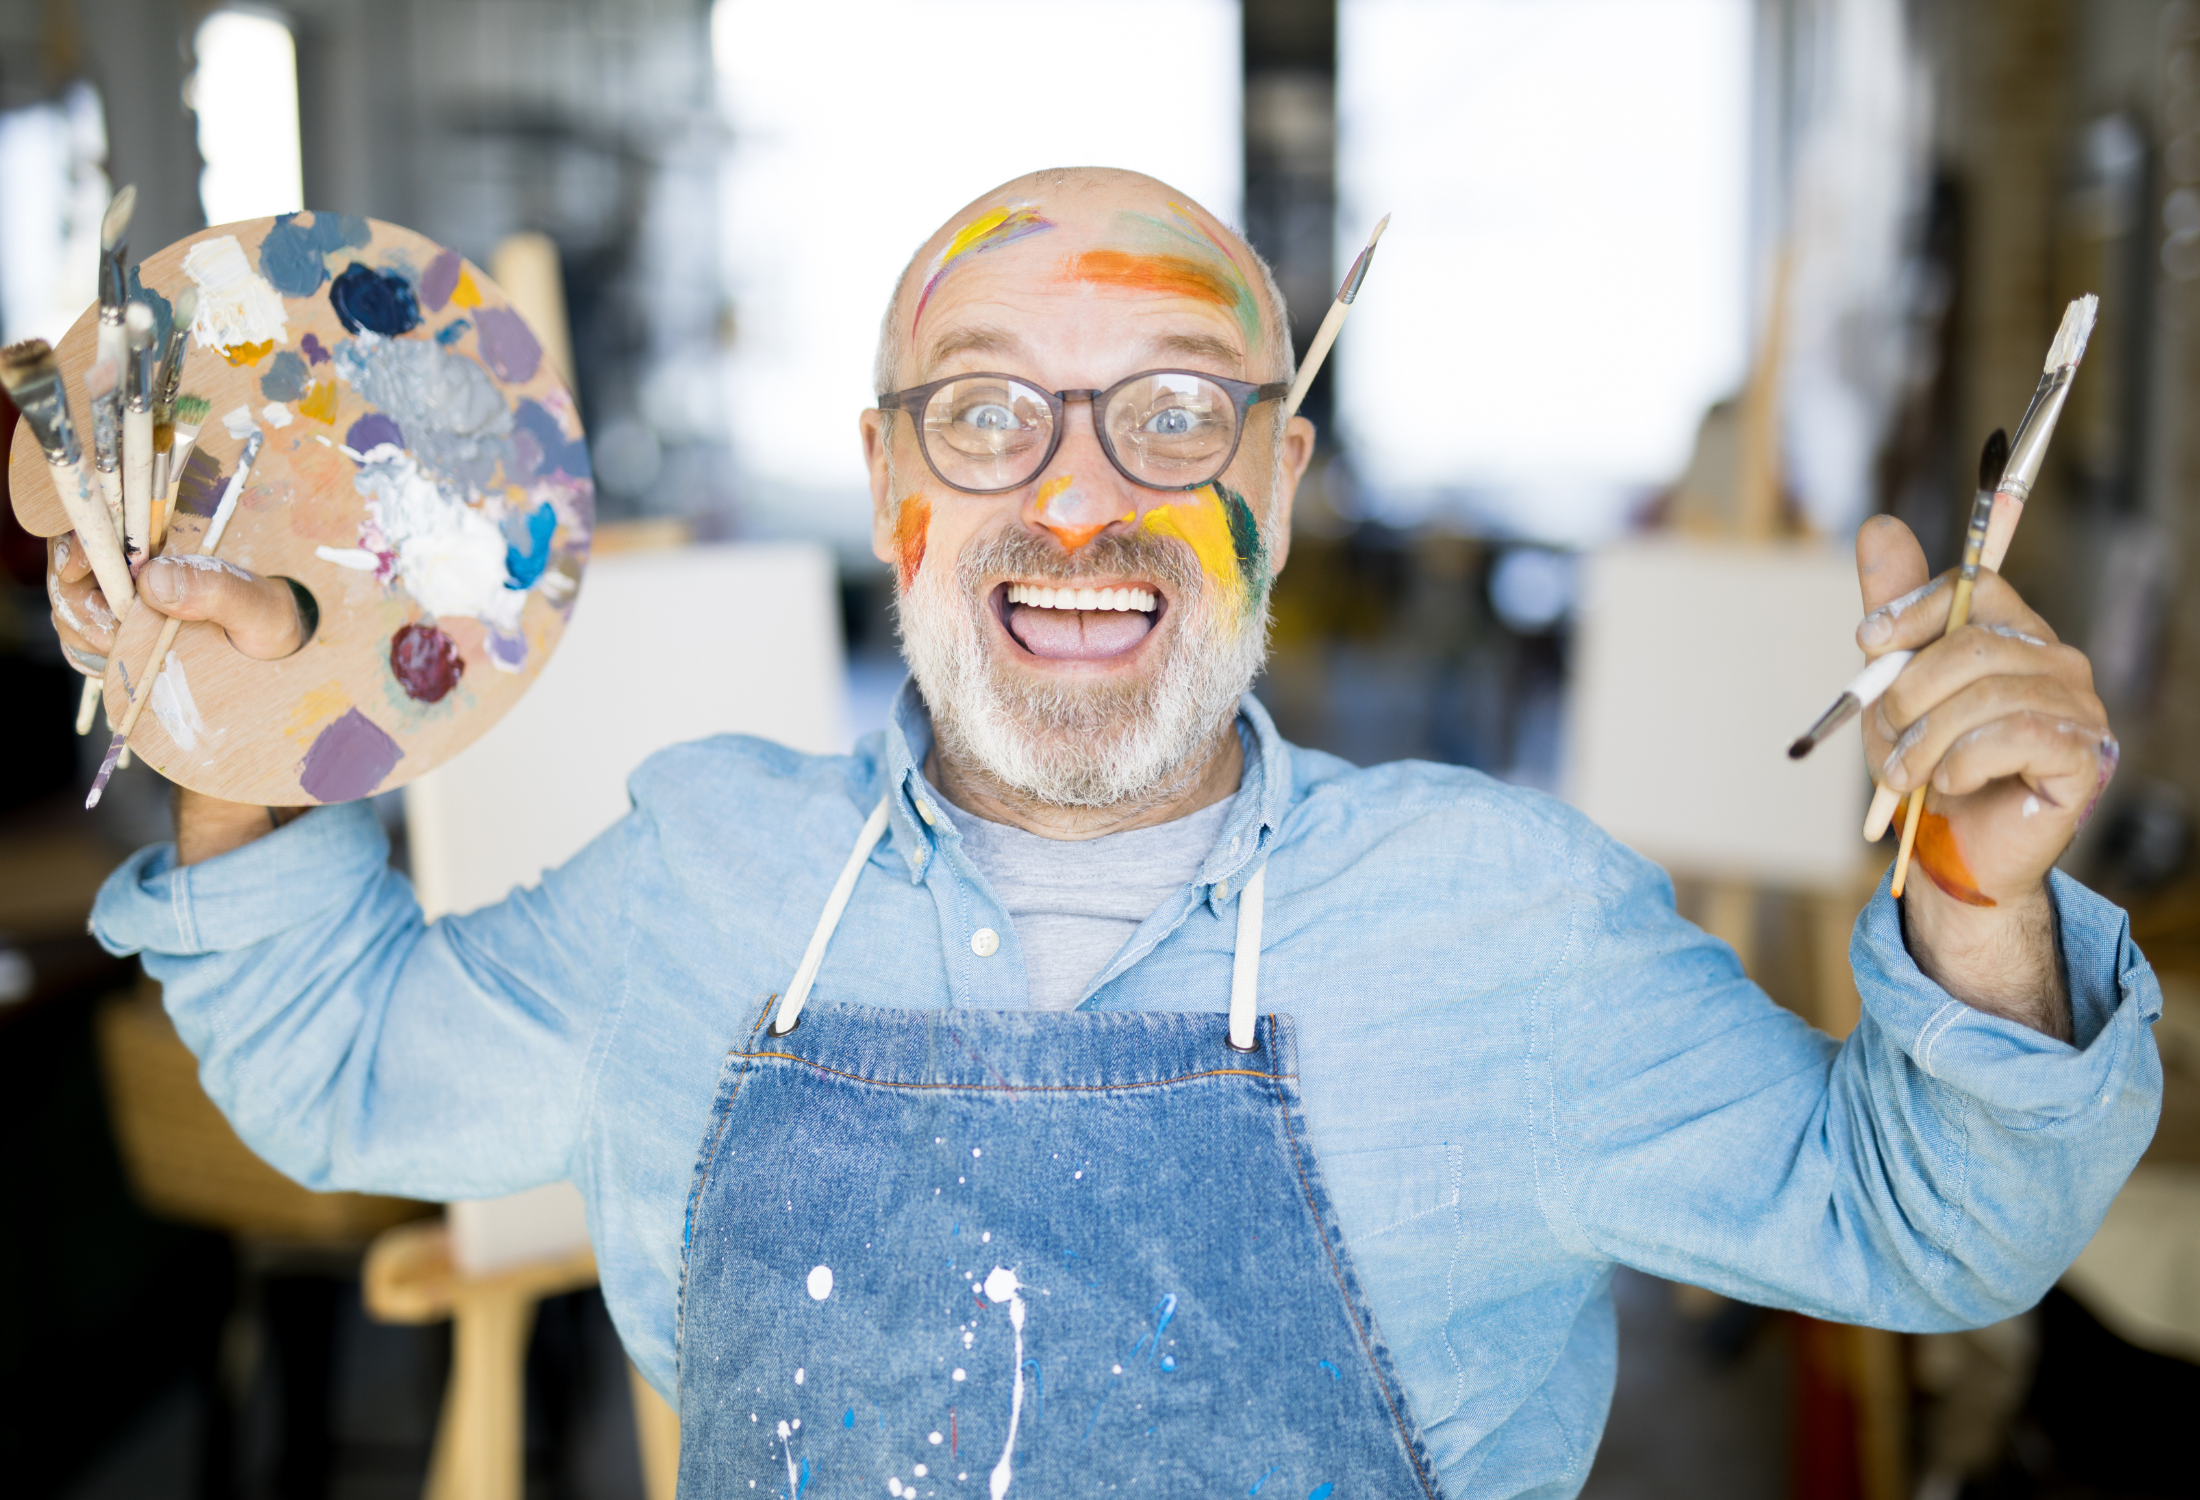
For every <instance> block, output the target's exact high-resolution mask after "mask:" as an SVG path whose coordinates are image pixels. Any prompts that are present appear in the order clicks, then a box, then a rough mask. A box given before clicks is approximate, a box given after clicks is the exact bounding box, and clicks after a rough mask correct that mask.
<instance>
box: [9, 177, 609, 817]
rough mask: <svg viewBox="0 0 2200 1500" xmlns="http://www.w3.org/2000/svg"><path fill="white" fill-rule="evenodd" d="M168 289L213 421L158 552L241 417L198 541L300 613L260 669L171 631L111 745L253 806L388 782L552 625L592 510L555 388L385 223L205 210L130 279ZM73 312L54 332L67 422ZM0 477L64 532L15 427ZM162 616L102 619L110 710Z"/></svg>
mask: <svg viewBox="0 0 2200 1500" xmlns="http://www.w3.org/2000/svg"><path fill="white" fill-rule="evenodd" d="M186 287H195V288H196V289H197V292H198V313H197V316H196V318H195V319H194V321H193V323H192V326H191V337H190V339H189V341H188V343H187V345H186V351H187V352H186V355H185V363H184V370H183V379H182V385H181V389H182V391H183V392H185V393H189V394H195V395H200V396H204V397H206V398H207V400H208V401H209V402H210V403H211V404H212V409H213V416H212V417H211V418H210V419H209V420H208V421H207V423H206V426H205V428H204V430H203V431H202V432H201V433H200V435H199V440H198V446H197V447H196V449H195V450H194V451H193V452H192V454H191V457H190V460H189V462H188V463H187V464H186V465H185V467H184V470H183V473H182V475H181V476H180V479H179V481H178V484H177V488H176V499H175V518H174V520H173V522H172V523H171V526H170V530H169V537H168V541H167V543H166V545H165V546H164V547H163V549H162V550H163V551H164V552H167V553H181V552H189V551H193V550H195V549H196V548H197V546H198V542H199V538H200V536H201V535H202V534H203V533H204V531H205V528H206V525H207V522H208V520H209V519H210V518H211V517H212V515H213V513H214V509H215V506H216V504H217V503H218V502H219V500H220V498H221V495H222V493H223V491H224V490H225V489H226V488H227V486H228V484H229V482H230V480H231V478H232V477H234V474H235V472H236V466H237V461H238V456H239V454H240V453H241V451H242V449H243V447H244V444H245V441H246V439H247V438H249V437H250V436H251V435H252V434H253V433H254V432H255V431H257V432H259V433H261V434H262V435H263V440H264V441H263V446H262V449H261V453H260V458H259V461H258V462H257V463H256V464H255V465H254V467H253V469H252V472H251V474H250V476H249V478H248V481H247V483H246V486H245V488H244V490H243V492H242V494H241V495H240V497H239V500H238V504H237V510H236V514H235V516H234V517H233V519H232V520H231V522H230V525H229V529H228V531H227V533H226V534H225V536H224V537H223V539H222V543H221V548H220V556H221V560H222V561H223V562H226V563H229V564H232V565H234V566H236V567H239V568H244V569H247V570H249V571H251V572H253V573H257V574H260V575H262V576H274V577H284V578H289V579H292V580H294V581H296V582H297V583H299V584H302V585H304V586H305V587H306V588H307V589H309V590H311V592H312V594H313V596H314V599H315V602H316V603H317V604H318V605H319V608H320V625H319V628H318V630H317V631H316V632H315V635H314V638H313V639H312V641H311V642H309V643H308V644H307V645H306V646H305V647H304V648H303V649H301V650H300V651H298V652H297V653H296V654H295V655H293V656H290V657H288V658H285V659H284V660H282V661H273V662H261V661H252V660H250V659H248V658H246V657H244V656H241V655H240V654H238V652H237V651H236V650H234V649H233V648H232V647H231V646H230V645H229V643H228V640H227V638H226V637H224V636H223V635H222V633H221V632H220V631H218V630H215V629H213V628H211V627H209V626H204V625H190V626H186V627H185V629H184V630H183V631H182V632H181V633H180V634H179V635H178V637H177V639H176V645H175V651H174V653H173V654H172V655H171V656H170V657H169V658H168V660H167V663H166V665H165V666H164V667H163V669H162V675H161V678H160V681H159V684H158V688H157V691H156V693H155V695H154V697H153V700H152V701H151V703H150V704H149V705H148V712H147V713H146V714H145V716H144V717H143V718H142V719H140V720H139V722H138V727H137V729H136V731H135V732H134V733H133V734H132V736H131V747H132V749H133V750H134V751H135V752H136V753H137V754H138V755H139V756H140V757H141V758H142V759H144V760H145V761H146V762H147V763H148V764H150V765H151V766H153V767H154V769H156V770H158V771H159V772H160V773H161V774H162V775H164V776H166V777H168V778H169V779H170V780H172V781H176V782H180V783H182V784H183V785H186V786H190V787H193V788H195V789H196V790H199V791H202V792H206V793H208V794H209V795H212V796H217V797H224V798H228V799H231V800H234V801H240V802H255V803H260V804H263V805H267V806H296V805H301V804H304V805H311V804H314V803H320V802H345V801H350V800H352V799H355V798H359V797H365V796H369V795H372V794H374V793H376V792H383V791H389V790H391V789H393V788H395V787H398V786H402V785H403V784H404V783H406V782H408V781H410V780H412V779H413V778H414V777H415V776H418V775H420V774H421V773H422V772H424V771H427V770H429V769H431V768H433V767H434V766H436V765H438V764H440V763H441V762H443V761H444V760H447V759H449V758H450V757H451V756H452V755H455V754H457V753H458V752H459V751H460V750H462V749H464V748H465V747H466V746H467V745H469V744H471V743H472V742H473V741H474V740H475V739H476V738H477V737H479V736H480V735H481V733H482V732H483V731H485V730H486V729H488V727H489V726H490V725H492V724H494V723H495V722H496V721H497V719H498V718H500V717H501V716H502V715H503V714H504V712H505V711H506V710H507V709H509V708H510V707H511V706H512V704H513V703H514V702H516V701H517V700H518V698H519V696H520V694H521V693H523V692H524V691H526V689H527V687H528V686H529V685H530V684H531V683H532V682H533V681H534V680H535V677H536V675H537V674H538V673H539V672H540V671H541V670H542V667H543V664H544V663H545V662H546V661H547V660H548V659H549V657H550V654H551V652H552V651H553V650H555V649H556V646H557V643H558V641H559V639H560V638H561V637H562V635H563V633H564V629H565V623H566V620H567V618H568V616H569V615H570V614H571V611H572V609H573V605H574V602H575V600H576V598H577V596H578V593H579V589H580V582H581V575H582V572H583V570H584V568H585V566H586V564H587V559H588V547H589V540H590V536H591V533H592V531H593V529H594V519H595V487H594V483H593V480H592V477H591V473H590V469H589V462H588V447H587V443H586V441H585V440H584V438H583V435H582V431H581V424H580V417H579V413H578V411H577V409H576V408H575V405H574V402H573V398H572V395H571V393H570V392H569V391H568V390H567V389H566V386H565V384H564V382H563V380H562V379H561V378H560V377H559V375H558V374H557V372H556V371H554V370H553V369H552V368H551V367H550V365H549V363H548V361H547V360H546V359H545V358H544V357H543V350H542V345H541V344H540V342H538V340H537V339H536V337H535V334H534V332H533V331H532V330H531V329H530V328H529V327H528V326H527V322H526V320H525V319H524V318H522V317H521V316H520V314H519V313H518V312H517V311H516V310H515V309H514V308H513V307H512V306H511V305H510V303H509V301H508V299H507V298H506V297H505V296H504V294H503V293H502V292H501V291H500V290H499V289H498V288H497V287H496V286H495V284H494V283H492V282H491V281H490V280H489V279H488V277H486V276H485V275H483V274H482V272H481V271H480V270H479V269H478V268H477V267H475V266H473V265H471V264H470V263H468V262H467V261H466V260H464V259H463V258H462V257H460V256H459V255H458V254H457V253H456V252H455V251H452V250H447V249H445V248H444V247H442V246H440V245H438V244H436V243H434V242H433V241H431V240H428V239H426V238H424V237H423V236H421V235H418V234H415V233H413V232H412V231H411V230H407V229H402V228H399V227H398V226H396V225H393V224H385V223H381V222H379V221H377V220H373V219H363V218H358V217H354V216H352V215H348V214H334V213H325V212H324V213H316V212H311V211H308V212H304V213H298V214H285V215H280V216H278V217H276V218H272V219H257V220H251V221H248V222H245V223H239V224H223V225H218V226H216V227H214V228H211V229H207V230H204V231H201V232H200V233H198V234H194V235H192V236H191V237H190V238H188V239H185V240H182V241H179V242H178V243H176V244H174V245H171V246H169V247H168V248H167V249H165V250H162V251H161V252H159V253H158V254H156V255H152V256H149V257H147V258H146V260H145V261H144V262H143V263H142V264H141V265H140V266H139V267H137V269H136V271H135V272H134V273H133V280H132V291H133V293H136V292H138V291H139V290H140V288H142V292H143V295H144V296H145V298H146V300H147V301H148V303H150V304H152V305H153V306H154V309H155V312H156V316H158V315H159V314H160V313H161V311H162V310H163V309H164V308H167V307H170V306H172V305H173V303H174V301H175V298H176V296H177V294H178V293H180V292H181V291H183V289H184V288H186ZM96 318H97V313H96V310H92V311H87V312H86V313H85V315H84V316H83V317H82V318H79V319H78V320H77V323H76V325H75V326H74V327H73V328H71V329H70V331H69V333H68V335H67V336H66V337H65V338H64V339H63V340H62V341H61V343H60V346H59V348H58V350H57V351H56V352H57V354H58V355H59V358H60V361H61V365H62V369H63V372H64V375H65V377H66V379H67V381H68V384H69V388H70V399H71V403H72V406H73V407H74V408H75V413H76V420H77V426H78V430H79V431H80V432H84V433H89V432H90V431H91V422H90V413H89V410H88V407H87V406H86V404H85V402H84V397H83V378H82V377H83V371H84V370H85V368H86V367H87V366H88V365H89V364H90V363H91V360H92V357H93V343H94V324H95V322H96ZM9 475H10V480H11V489H12V493H13V497H14V501H15V508H16V513H17V515H18V517H19V518H20V519H21V520H22V522H23V524H24V526H25V527H26V528H27V529H29V530H30V531H31V532H32V533H33V534H34V535H40V536H53V535H57V534H59V533H60V532H63V531H66V530H67V529H68V524H69V523H68V519H67V516H66V515H65V514H64V513H63V511H62V509H61V505H60V500H59V497H58V496H57V495H56V494H55V493H54V488H53V483H52V480H51V477H50V472H49V471H48V469H47V467H46V465H45V463H44V461H43V459H42V457H41V456H40V454H39V451H38V449H37V446H36V445H35V444H34V443H33V442H32V441H31V440H30V433H29V429H28V428H27V427H19V430H18V432H17V434H16V438H15V442H14V445H13V449H12V452H11V455H10V470H9ZM161 623H162V622H161V620H160V618H159V617H158V616H157V615H155V614H154V613H153V611H152V610H150V609H141V610H135V611H133V612H132V614H131V617H130V618H129V619H128V620H126V621H125V622H124V625H123V629H122V633H121V639H120V642H119V643H118V646H117V649H116V650H115V651H114V653H113V654H112V656H111V658H110V666H109V668H108V675H107V681H106V685H105V686H106V698H107V709H108V713H109V715H110V716H111V717H113V718H119V717H120V716H121V714H122V713H123V711H124V709H125V708H126V706H127V704H128V699H129V691H130V688H129V684H130V682H131V681H132V680H133V677H134V676H141V675H142V673H143V671H144V667H145V663H146V658H147V655H148V654H149V653H150V651H151V650H152V647H153V643H154V639H155V637H156V636H157V635H158V634H159V630H160V626H161Z"/></svg>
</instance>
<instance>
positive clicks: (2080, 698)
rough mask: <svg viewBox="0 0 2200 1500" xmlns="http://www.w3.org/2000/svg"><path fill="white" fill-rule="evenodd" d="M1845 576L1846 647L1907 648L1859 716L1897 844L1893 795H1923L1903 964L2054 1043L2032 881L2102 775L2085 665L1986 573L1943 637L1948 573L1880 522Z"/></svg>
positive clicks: (2052, 992) (2058, 989)
mask: <svg viewBox="0 0 2200 1500" xmlns="http://www.w3.org/2000/svg"><path fill="white" fill-rule="evenodd" d="M1856 565H1857V575H1858V580H1859V582H1860V583H1861V585H1862V588H1863V595H1864V607H1865V610H1866V611H1867V613H1866V614H1865V616H1864V622H1863V624H1861V625H1860V626H1858V627H1857V632H1856V639H1857V644H1858V645H1859V646H1861V647H1863V649H1864V653H1865V655H1866V656H1870V657H1877V656H1882V655H1884V654H1886V653H1887V652H1889V651H1897V650H1905V649H1907V650H1914V651H1916V652H1917V656H1916V658H1915V659H1914V660H1912V661H1911V662H1910V664H1909V665H1908V666H1907V667H1905V668H1903V670H1902V675H1901V676H1900V677H1898V678H1896V679H1895V682H1894V686H1892V687H1891V688H1889V689H1888V690H1887V692H1886V694H1885V696H1883V697H1882V698H1881V699H1880V700H1879V702H1878V704H1877V705H1876V706H1875V707H1874V708H1872V709H1870V710H1868V711H1867V712H1866V713H1865V715H1864V753H1865V755H1866V757H1867V761H1868V764H1869V765H1870V767H1871V771H1872V775H1873V777H1874V778H1875V779H1876V780H1877V781H1879V782H1880V784H1882V785H1883V786H1885V787H1886V788H1887V789H1888V790H1890V791H1894V792H1900V793H1903V794H1904V797H1903V804H1904V805H1903V808H1902V810H1901V811H1899V812H1897V813H1896V814H1895V822H1894V827H1893V832H1894V833H1895V834H1896V835H1899V834H1900V833H1901V831H1902V822H1903V819H1904V817H1905V815H1906V814H1907V812H1908V800H1909V799H1908V795H1907V794H1908V793H1909V792H1910V791H1912V790H1913V789H1914V788H1916V787H1918V786H1920V785H1924V786H1926V787H1927V788H1928V790H1927V792H1926V796H1925V814H1924V817H1923V819H1922V820H1921V823H1920V826H1919V830H1918V839H1917V848H1916V850H1915V852H1914V853H1913V855H1912V859H1911V879H1910V880H1909V882H1908V889H1907V891H1906V892H1905V895H1904V897H1903V928H1904V936H1905V938H1906V940H1907V941H1908V943H1909V947H1910V952H1911V956H1912V957H1913V958H1915V959H1916V960H1917V963H1918V967H1919V968H1921V969H1922V970H1924V972H1925V973H1926V974H1927V975H1929V976H1930V977H1931V978H1932V979H1934V980H1935V981H1936V982H1938V983H1939V984H1940V985H1942V986H1943V987H1944V988H1945V989H1947V990H1948V991H1949V993H1951V994H1953V995H1955V996H1956V997H1957V998H1958V999H1960V1000H1963V1001H1965V1002H1967V1003H1968V1004H1971V1005H1973V1006H1976V1007H1978V1008H1979V1009H1982V1010H1988V1011H1992V1012H1994V1013H1995V1014H1997V1015H2003V1016H2007V1017H2009V1018H2010V1019H2012V1020H2017V1021H2022V1022H2023V1023H2025V1024H2026V1025H2028V1026H2032V1027H2034V1028H2035V1029H2037V1030H2040V1031H2045V1032H2048V1033H2050V1034H2051V1035H2055V1036H2060V1037H2063V1038H2064V1039H2066V1040H2067V1039H2068V1037H2069V1034H2070V1023H2069V1007H2068V1003H2067V999H2066V997H2065V995H2064V986H2063V980H2062V963H2061V960H2060V957H2059V955H2058V954H2057V951H2056V944H2055V925H2054V909H2053V906H2052V903H2051V901H2050V899H2049V897H2048V892H2047V884H2046V879H2047V872H2048V870H2049V868H2050V867H2052V866H2053V864H2054V863H2055V861H2056V859H2057V858H2059V857H2060V856H2061V854H2062V852H2063V850H2064V849H2066V848H2068V847H2069V844H2070V841H2071V839H2072V838H2073V837H2074V836H2075V835H2076V833H2077V831H2078V829H2079V827H2080V826H2081V825H2082V824H2083V822H2084V821H2085V818H2086V817H2087V815H2088V814H2089V813H2090V812H2091V811H2092V809H2093V804H2094V802H2095V801H2096V800H2097V799H2098V798H2099V796H2100V794H2101V790H2102V789H2103V788H2104V787H2105V786H2106V785H2107V784H2108V778H2109V776H2110V775H2111V774H2112V773H2113V772H2114V770H2115V766H2116V741H2115V739H2114V737H2113V736H2112V735H2111V734H2110V733H2109V729H2108V714H2107V711H2106V710H2105V709H2104V708H2103V707H2102V705H2101V700H2100V698H2099V697H2098V696H2096V695H2095V693H2094V691H2093V667H2092V664H2091V663H2090V662H2088V661H2087V660H2086V657H2085V653H2083V652H2081V651H2078V650H2075V649H2073V648H2072V647H2069V646H2065V645H2063V644H2061V643H2060V642H2059V641H2058V640H2057V639H2056V637H2055V632H2054V631H2053V630H2052V629H2050V628H2049V627H2048V624H2047V622H2046V621H2045V620H2043V619H2041V618H2040V617H2039V616H2038V615H2037V614H2035V613H2033V612H2032V610H2031V609H2030V608H2028V607H2027V606H2026V605H2025V602H2024V601H2023V599H2021V598H2019V597H2018V595H2017V593H2016V591H2015V590H2014V589H2012V588H2010V587H2009V585H2008V584H2007V583H2005V582H2003V581H2002V579H2001V577H2000V575H1999V574H1996V573H1991V572H1984V571H1982V572H1981V573H1980V574H1979V576H1978V583H1977V586H1976V588H1975V590H1974V591H1973V593H1972V595H1971V610H1970V620H1969V622H1968V623H1967V624H1965V625H1964V626H1963V627H1962V628H1961V629H1960V630H1957V631H1955V632H1954V633H1953V634H1946V635H1944V634H1943V632H1944V631H1946V629H1947V624H1948V608H1949V604H1950V602H1951V600H1952V598H1953V594H1954V584H1955V573H1954V572H1953V571H1950V572H1947V573H1943V574H1942V575H1941V576H1940V577H1939V578H1937V579H1931V580H1930V581H1928V576H1927V573H1926V568H1925V553H1924V550H1923V549H1922V548H1920V547H1919V546H1918V543H1917V538H1916V537H1914V536H1912V535H1911V534H1910V529H1909V528H1908V527H1907V526H1905V525H1903V524H1902V523H1901V522H1900V521H1898V520H1895V519H1894V518H1893V517H1892V516H1878V517H1875V518H1873V519H1872V520H1871V521H1868V522H1866V523H1865V525H1864V527H1863V529H1862V530H1861V531H1859V532H1858V533H1857V538H1856ZM1919 876H1922V877H1924V878H1922V879H1920V878H1918V877H1919Z"/></svg>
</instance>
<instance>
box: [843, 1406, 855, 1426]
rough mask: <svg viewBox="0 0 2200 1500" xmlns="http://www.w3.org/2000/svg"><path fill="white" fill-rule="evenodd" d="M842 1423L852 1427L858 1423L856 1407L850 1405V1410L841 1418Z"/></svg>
mask: <svg viewBox="0 0 2200 1500" xmlns="http://www.w3.org/2000/svg"><path fill="white" fill-rule="evenodd" d="M840 1425H841V1426H843V1427H850V1428H852V1427H854V1426H855V1425H856V1409H855V1408H854V1407H852V1406H851V1407H849V1408H848V1410H847V1411H846V1412H845V1413H843V1414H842V1416H841V1418H840Z"/></svg>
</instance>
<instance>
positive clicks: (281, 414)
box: [260, 401, 290, 427]
mask: <svg viewBox="0 0 2200 1500" xmlns="http://www.w3.org/2000/svg"><path fill="white" fill-rule="evenodd" d="M260 420H261V421H263V422H265V423H266V424H267V425H268V426H270V427H288V426H289V425H290V408H289V407H287V406H285V405H283V403H282V402H280V401H270V402H268V403H267V405H265V406H263V407H261V408H260Z"/></svg>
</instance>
